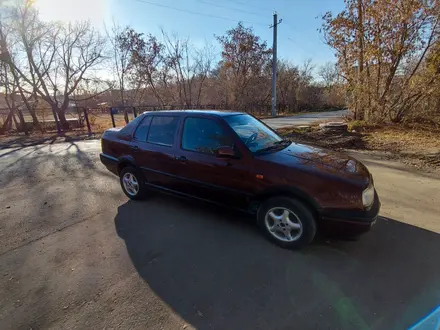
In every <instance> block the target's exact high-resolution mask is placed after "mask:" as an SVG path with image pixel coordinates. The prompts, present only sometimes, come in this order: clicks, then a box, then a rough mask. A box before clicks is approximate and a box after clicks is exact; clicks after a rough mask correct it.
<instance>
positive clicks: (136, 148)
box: [131, 146, 140, 152]
mask: <svg viewBox="0 0 440 330" xmlns="http://www.w3.org/2000/svg"><path fill="white" fill-rule="evenodd" d="M131 150H133V151H134V152H138V151H139V150H140V148H139V147H138V146H131Z"/></svg>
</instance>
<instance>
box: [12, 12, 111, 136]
mask: <svg viewBox="0 0 440 330" xmlns="http://www.w3.org/2000/svg"><path fill="white" fill-rule="evenodd" d="M12 26H13V31H14V33H13V34H11V36H12V37H11V38H10V39H9V40H8V45H7V47H8V48H7V52H8V54H9V55H8V56H6V61H7V63H8V64H9V65H10V66H11V68H12V70H13V71H14V72H15V73H16V74H17V78H18V80H19V81H20V84H21V85H22V86H23V90H24V93H25V94H27V95H30V94H32V93H35V94H37V95H38V97H41V98H42V100H44V101H45V102H46V103H47V104H49V106H50V107H51V109H52V113H53V115H54V118H55V121H56V123H57V129H58V132H61V128H63V129H68V128H69V124H68V122H67V120H66V110H67V108H68V107H69V105H70V101H71V96H72V94H73V93H74V92H75V90H76V89H77V87H78V85H79V84H80V82H81V81H82V80H84V79H86V78H87V75H88V74H89V73H90V72H92V71H93V69H94V68H96V67H97V66H98V65H99V64H101V63H102V62H103V60H104V56H103V54H104V48H105V43H106V40H105V39H104V38H103V37H102V36H101V35H100V34H99V32H98V31H97V30H95V29H94V28H93V27H92V26H91V24H90V23H89V22H82V23H75V24H67V25H62V24H59V23H45V22H42V21H41V20H39V18H38V13H37V12H36V11H35V10H33V9H32V8H29V7H28V6H19V7H17V8H16V9H15V12H14V20H13V25H12ZM4 60H5V59H4Z"/></svg>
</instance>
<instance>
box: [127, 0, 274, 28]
mask: <svg viewBox="0 0 440 330" xmlns="http://www.w3.org/2000/svg"><path fill="white" fill-rule="evenodd" d="M135 1H137V2H142V3H148V4H150V5H153V6H157V7H162V8H167V9H172V10H176V11H180V12H183V13H187V14H192V15H199V16H205V17H212V18H218V19H223V20H227V21H233V22H237V23H240V22H242V23H248V24H255V25H261V26H266V27H267V26H268V24H263V23H256V22H251V21H244V20H235V19H232V18H227V17H222V16H217V15H211V14H203V13H199V12H196V11H192V10H186V9H181V8H176V7H172V6H168V5H162V4H159V3H155V2H150V1H146V0H135Z"/></svg>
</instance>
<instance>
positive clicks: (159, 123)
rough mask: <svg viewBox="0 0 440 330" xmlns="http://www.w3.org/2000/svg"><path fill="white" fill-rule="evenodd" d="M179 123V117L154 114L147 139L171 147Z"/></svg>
mask: <svg viewBox="0 0 440 330" xmlns="http://www.w3.org/2000/svg"><path fill="white" fill-rule="evenodd" d="M178 123H179V117H172V116H154V117H153V120H152V121H151V124H150V130H149V132H148V138H147V141H148V142H150V143H155V144H160V145H165V146H170V147H171V146H172V145H173V144H174V136H175V135H176V130H177V124H178Z"/></svg>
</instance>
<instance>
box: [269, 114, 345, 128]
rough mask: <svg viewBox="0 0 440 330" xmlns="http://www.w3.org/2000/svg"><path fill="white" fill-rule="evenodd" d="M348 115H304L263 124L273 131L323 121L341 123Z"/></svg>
mask: <svg viewBox="0 0 440 330" xmlns="http://www.w3.org/2000/svg"><path fill="white" fill-rule="evenodd" d="M348 115H349V111H348V110H339V111H328V112H314V113H305V114H301V115H296V116H289V117H279V118H269V119H265V120H264V122H265V123H266V124H268V125H269V126H271V127H272V128H274V129H278V128H283V127H289V126H302V125H305V126H308V125H313V124H316V123H319V122H323V121H341V120H343V119H344V117H346V116H348Z"/></svg>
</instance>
